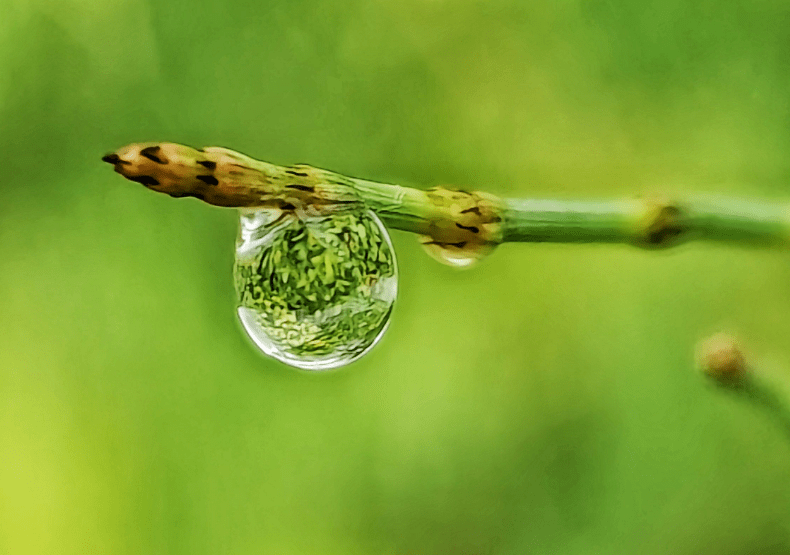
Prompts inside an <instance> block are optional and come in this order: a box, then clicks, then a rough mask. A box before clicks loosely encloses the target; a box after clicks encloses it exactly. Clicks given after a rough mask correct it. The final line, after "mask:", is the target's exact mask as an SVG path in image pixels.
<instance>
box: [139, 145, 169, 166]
mask: <svg viewBox="0 0 790 555" xmlns="http://www.w3.org/2000/svg"><path fill="white" fill-rule="evenodd" d="M160 149H161V147H160V146H158V145H157V146H149V147H146V148H144V149H142V150H141V151H140V155H141V156H145V157H146V158H148V159H149V160H153V161H154V162H156V163H157V164H167V160H164V159H162V158H160V157H159V156H157V153H158V152H159V150H160Z"/></svg>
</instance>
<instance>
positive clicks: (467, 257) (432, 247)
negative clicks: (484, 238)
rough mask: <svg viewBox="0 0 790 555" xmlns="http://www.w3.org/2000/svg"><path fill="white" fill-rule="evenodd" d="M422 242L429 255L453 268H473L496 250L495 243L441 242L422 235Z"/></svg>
mask: <svg viewBox="0 0 790 555" xmlns="http://www.w3.org/2000/svg"><path fill="white" fill-rule="evenodd" d="M420 243H421V244H422V248H423V249H425V252H426V253H428V256H430V257H431V258H433V259H434V260H436V261H437V262H441V263H442V264H446V265H447V266H452V267H453V268H464V269H465V268H471V267H472V266H474V265H475V264H477V263H478V262H480V261H481V260H483V259H484V258H486V257H487V256H488V255H490V254H491V252H493V250H494V246H495V245H473V244H471V243H466V242H463V241H461V242H458V243H439V242H437V241H434V240H433V239H432V238H431V237H428V236H420Z"/></svg>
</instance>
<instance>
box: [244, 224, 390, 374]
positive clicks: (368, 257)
mask: <svg viewBox="0 0 790 555" xmlns="http://www.w3.org/2000/svg"><path fill="white" fill-rule="evenodd" d="M240 224H241V225H240V230H239V239H238V242H237V246H236V264H235V267H234V277H235V284H236V293H237V295H238V314H239V319H240V320H241V323H242V325H243V326H244V329H245V330H246V332H247V334H248V335H249V336H250V338H251V339H252V340H253V342H254V343H255V344H256V345H257V346H258V348H260V349H261V351H263V352H264V353H265V354H267V355H269V356H271V357H274V358H276V359H277V360H279V361H281V362H284V363H285V364H289V365H291V366H295V367H297V368H302V369H305V370H326V369H330V368H337V367H339V366H344V365H346V364H349V363H350V362H353V361H354V360H356V359H358V358H359V357H361V356H362V355H364V354H365V353H367V352H368V351H369V350H370V349H371V348H372V347H373V346H374V345H375V344H376V343H377V342H378V340H379V339H380V338H381V336H382V335H383V334H384V331H385V330H386V329H387V325H388V323H389V318H390V313H391V312H392V307H393V304H394V302H395V297H396V295H397V290H398V269H397V262H396V260H395V252H394V250H393V248H392V243H391V241H390V238H389V233H388V232H387V230H386V228H385V227H384V225H383V224H382V223H381V221H380V220H379V219H378V217H377V216H376V215H375V214H374V213H373V212H371V211H365V210H357V211H347V212H340V213H336V214H332V215H330V216H322V217H296V216H294V215H291V214H286V213H283V212H281V211H280V210H278V209H263V210H257V211H254V212H252V211H250V212H244V213H242V214H241V218H240Z"/></svg>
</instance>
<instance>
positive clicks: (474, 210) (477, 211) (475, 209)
mask: <svg viewBox="0 0 790 555" xmlns="http://www.w3.org/2000/svg"><path fill="white" fill-rule="evenodd" d="M461 214H477V215H478V216H480V209H479V208H478V207H477V206H473V207H472V208H467V209H466V210H461Z"/></svg>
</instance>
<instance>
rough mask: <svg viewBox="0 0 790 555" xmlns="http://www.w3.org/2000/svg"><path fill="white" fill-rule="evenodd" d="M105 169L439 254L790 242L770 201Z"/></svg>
mask: <svg viewBox="0 0 790 555" xmlns="http://www.w3.org/2000/svg"><path fill="white" fill-rule="evenodd" d="M103 160H104V161H106V162H109V163H111V164H113V165H114V166H115V170H116V171H117V172H119V173H121V174H122V175H124V176H125V177H127V178H129V179H131V180H133V181H137V182H139V183H142V184H144V185H146V186H147V187H149V188H151V189H152V190H155V191H158V192H162V193H166V194H169V195H171V196H174V197H184V196H191V197H196V198H199V199H201V200H203V201H205V202H208V203H210V204H214V205H218V206H225V207H238V208H256V207H260V208H264V207H274V208H278V209H281V210H305V211H307V212H310V211H313V212H316V211H317V212H319V213H321V212H322V211H326V210H331V209H332V208H333V207H344V206H345V207H347V206H349V205H353V204H355V203H357V204H364V205H366V206H367V207H368V208H370V209H371V210H373V211H374V212H376V213H377V214H378V215H379V217H380V218H381V219H382V220H383V221H384V222H385V223H386V224H387V225H388V226H389V227H390V228H393V229H400V230H403V231H410V232H414V233H418V234H420V235H423V236H425V237H426V238H427V239H426V240H430V244H431V245H434V246H437V248H441V249H450V250H451V249H456V250H463V251H470V252H471V251H478V252H479V253H482V252H483V251H485V250H486V249H490V247H491V246H493V245H496V244H497V243H501V242H553V243H597V242H601V243H630V244H634V245H638V246H642V247H668V246H674V245H676V244H679V243H681V242H683V241H686V240H690V239H707V240H714V241H730V242H745V243H753V244H787V243H788V242H790V208H789V207H788V206H787V205H784V204H781V203H772V202H768V201H765V202H754V201H746V200H736V199H705V198H698V199H693V198H692V199H687V200H683V199H679V200H671V199H666V198H662V197H657V196H653V197H643V198H638V199H632V200H609V201H576V200H536V199H507V200H502V199H499V198H498V197H496V196H494V195H491V194H489V193H481V192H468V191H460V190H451V189H445V188H441V187H436V188H433V189H429V190H421V189H412V188H408V187H401V186H399V185H389V184H385V183H376V182H374V181H366V180H363V179H356V178H351V177H346V176H343V175H340V174H337V173H333V172H330V171H327V170H321V169H317V168H312V167H310V166H304V165H300V166H293V167H281V166H276V165H274V164H269V163H266V162H260V161H258V160H255V159H253V158H250V157H248V156H244V155H242V154H239V153H237V152H234V151H231V150H228V149H224V148H217V147H207V148H205V149H201V150H195V149H193V148H190V147H186V146H182V145H177V144H174V143H142V144H139V143H138V144H132V145H128V146H126V147H124V148H122V149H120V150H118V151H117V152H114V153H111V154H108V155H107V156H105V157H104V158H103Z"/></svg>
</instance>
